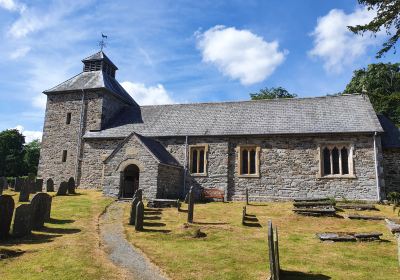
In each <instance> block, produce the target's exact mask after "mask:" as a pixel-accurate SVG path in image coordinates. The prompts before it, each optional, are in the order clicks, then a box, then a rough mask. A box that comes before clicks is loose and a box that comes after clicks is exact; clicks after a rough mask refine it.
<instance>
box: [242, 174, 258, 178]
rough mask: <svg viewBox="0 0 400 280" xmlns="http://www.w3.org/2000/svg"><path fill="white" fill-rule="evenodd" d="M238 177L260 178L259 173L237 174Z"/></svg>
mask: <svg viewBox="0 0 400 280" xmlns="http://www.w3.org/2000/svg"><path fill="white" fill-rule="evenodd" d="M238 177H239V178H260V174H239V175H238Z"/></svg>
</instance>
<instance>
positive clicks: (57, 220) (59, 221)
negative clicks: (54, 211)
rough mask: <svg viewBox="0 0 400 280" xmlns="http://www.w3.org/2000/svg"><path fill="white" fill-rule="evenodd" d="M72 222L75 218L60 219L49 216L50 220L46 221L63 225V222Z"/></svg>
mask: <svg viewBox="0 0 400 280" xmlns="http://www.w3.org/2000/svg"><path fill="white" fill-rule="evenodd" d="M73 222H75V220H60V219H53V218H50V221H48V222H47V223H49V224H54V225H64V224H70V223H73Z"/></svg>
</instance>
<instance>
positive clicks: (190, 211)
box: [187, 187, 194, 223]
mask: <svg viewBox="0 0 400 280" xmlns="http://www.w3.org/2000/svg"><path fill="white" fill-rule="evenodd" d="M188 199H189V201H188V203H189V204H188V217H187V222H188V223H193V211H194V193H193V187H191V188H190V191H189V195H188Z"/></svg>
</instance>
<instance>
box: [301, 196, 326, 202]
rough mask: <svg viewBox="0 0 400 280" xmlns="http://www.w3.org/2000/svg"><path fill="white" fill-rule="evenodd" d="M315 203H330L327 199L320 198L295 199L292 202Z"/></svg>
mask: <svg viewBox="0 0 400 280" xmlns="http://www.w3.org/2000/svg"><path fill="white" fill-rule="evenodd" d="M315 201H330V199H329V198H327V197H320V198H306V197H305V198H295V199H294V202H315Z"/></svg>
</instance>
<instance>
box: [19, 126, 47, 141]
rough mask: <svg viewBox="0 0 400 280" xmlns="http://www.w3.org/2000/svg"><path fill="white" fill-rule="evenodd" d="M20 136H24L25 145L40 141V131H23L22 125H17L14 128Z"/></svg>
mask: <svg viewBox="0 0 400 280" xmlns="http://www.w3.org/2000/svg"><path fill="white" fill-rule="evenodd" d="M15 129H17V130H18V131H19V132H20V133H22V135H24V136H25V143H29V142H32V141H33V140H37V139H38V140H40V141H42V134H43V133H42V132H41V131H33V130H25V128H24V127H23V126H22V125H17V126H16V127H15Z"/></svg>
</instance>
